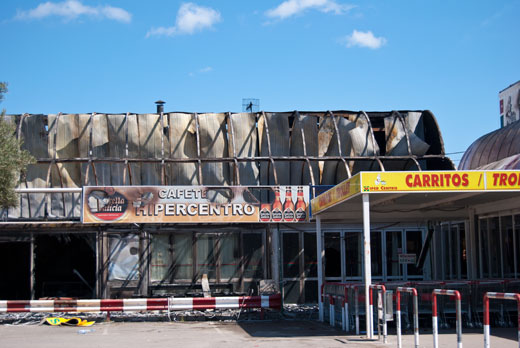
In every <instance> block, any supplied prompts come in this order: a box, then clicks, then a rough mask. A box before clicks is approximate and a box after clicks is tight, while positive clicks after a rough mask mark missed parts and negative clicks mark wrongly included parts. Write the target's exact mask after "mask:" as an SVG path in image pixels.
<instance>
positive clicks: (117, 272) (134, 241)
mask: <svg viewBox="0 0 520 348" xmlns="http://www.w3.org/2000/svg"><path fill="white" fill-rule="evenodd" d="M109 247H110V255H109V260H110V261H109V266H108V280H137V279H138V278H139V236H137V235H129V236H120V235H111V236H110V237H109Z"/></svg>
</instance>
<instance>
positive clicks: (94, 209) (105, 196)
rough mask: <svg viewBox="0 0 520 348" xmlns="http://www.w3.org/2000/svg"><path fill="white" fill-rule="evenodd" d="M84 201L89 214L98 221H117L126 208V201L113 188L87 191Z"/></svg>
mask: <svg viewBox="0 0 520 348" xmlns="http://www.w3.org/2000/svg"><path fill="white" fill-rule="evenodd" d="M86 200H87V202H86V203H87V207H88V211H89V213H90V214H91V215H92V216H93V217H95V218H96V219H98V220H100V221H117V220H118V219H120V218H121V217H123V216H124V214H125V212H126V210H127V208H128V200H127V199H126V198H125V196H123V195H122V194H121V193H119V192H117V191H116V190H115V189H114V188H113V187H101V188H94V189H92V190H88V193H87V196H86Z"/></svg>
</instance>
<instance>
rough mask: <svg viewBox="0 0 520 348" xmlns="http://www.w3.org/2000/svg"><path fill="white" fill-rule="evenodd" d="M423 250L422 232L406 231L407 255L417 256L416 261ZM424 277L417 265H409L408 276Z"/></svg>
mask: <svg viewBox="0 0 520 348" xmlns="http://www.w3.org/2000/svg"><path fill="white" fill-rule="evenodd" d="M421 248H422V231H406V253H407V254H415V258H416V260H419V254H420V252H421ZM419 275H422V270H420V269H418V268H417V267H415V265H410V264H409V265H408V276H419Z"/></svg>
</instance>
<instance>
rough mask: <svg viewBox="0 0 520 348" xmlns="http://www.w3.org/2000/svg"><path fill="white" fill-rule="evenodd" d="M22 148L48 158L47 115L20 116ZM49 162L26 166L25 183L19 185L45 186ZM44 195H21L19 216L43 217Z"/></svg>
mask: <svg viewBox="0 0 520 348" xmlns="http://www.w3.org/2000/svg"><path fill="white" fill-rule="evenodd" d="M21 134H22V138H23V141H24V143H23V145H22V149H24V150H27V151H28V152H29V153H30V154H31V155H32V156H33V157H34V158H36V159H38V158H50V157H51V156H50V154H49V147H48V144H49V138H48V133H47V117H46V116H44V115H27V116H26V117H23V118H22V124H21ZM50 165H51V164H50V163H42V162H40V163H34V164H29V165H28V166H27V172H26V179H25V185H24V184H23V183H22V184H21V187H25V186H26V187H28V188H33V187H47V173H48V170H49V166H50ZM45 209H46V195H45V194H40V193H31V194H27V195H21V202H20V212H21V215H20V216H21V217H29V218H32V217H43V216H45V215H46V211H45Z"/></svg>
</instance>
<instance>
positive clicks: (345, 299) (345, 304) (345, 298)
mask: <svg viewBox="0 0 520 348" xmlns="http://www.w3.org/2000/svg"><path fill="white" fill-rule="evenodd" d="M348 289H349V286H348V285H345V291H344V293H343V311H344V312H343V318H344V321H343V323H344V325H343V329H344V330H345V331H346V332H348V331H349V329H350V327H349V324H350V323H349V318H348Z"/></svg>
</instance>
